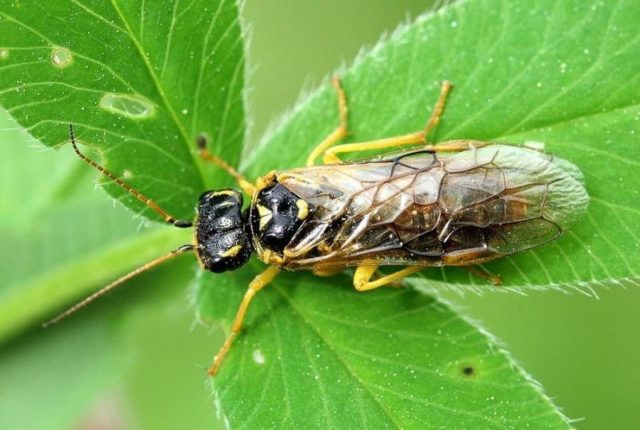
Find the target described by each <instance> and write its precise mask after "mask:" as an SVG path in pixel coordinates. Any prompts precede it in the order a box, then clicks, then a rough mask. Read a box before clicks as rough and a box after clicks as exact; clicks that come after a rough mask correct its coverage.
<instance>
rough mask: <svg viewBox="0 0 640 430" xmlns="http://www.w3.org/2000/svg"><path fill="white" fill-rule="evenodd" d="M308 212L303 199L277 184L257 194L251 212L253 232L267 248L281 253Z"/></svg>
mask: <svg viewBox="0 0 640 430" xmlns="http://www.w3.org/2000/svg"><path fill="white" fill-rule="evenodd" d="M308 213H309V207H308V205H307V203H306V202H305V201H304V200H302V199H300V197H298V196H296V195H295V194H294V193H292V192H291V191H290V190H289V189H287V188H286V187H285V186H284V185H281V184H277V183H276V184H274V185H272V186H269V187H267V188H264V189H263V190H261V191H260V192H259V193H258V196H257V198H256V202H255V205H254V207H253V208H252V212H251V228H252V231H253V235H254V237H255V238H256V239H257V240H259V241H260V243H262V244H264V246H265V247H267V248H268V249H271V250H273V251H276V252H278V253H282V251H283V250H284V249H285V248H286V247H287V245H288V244H289V242H291V239H293V235H294V234H295V233H296V231H298V229H299V228H300V226H301V225H302V222H303V220H304V219H305V218H306V217H307V215H308Z"/></svg>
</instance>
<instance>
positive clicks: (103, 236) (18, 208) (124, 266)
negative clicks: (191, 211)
mask: <svg viewBox="0 0 640 430" xmlns="http://www.w3.org/2000/svg"><path fill="white" fill-rule="evenodd" d="M10 124H11V123H10V122H9V121H8V119H7V118H3V117H0V128H8V127H9V126H10ZM7 137H8V138H9V139H10V140H9V141H10V142H12V143H11V144H7V145H2V146H0V160H1V161H0V165H1V167H2V168H1V169H0V170H2V174H3V175H4V177H3V178H2V179H3V180H2V181H0V190H1V192H2V195H3V196H4V198H3V201H2V218H3V219H2V223H1V226H0V240H1V241H2V243H3V245H4V246H3V248H4V247H6V248H4V249H6V252H4V253H3V254H6V255H3V256H2V258H0V280H1V281H2V282H0V341H1V340H5V339H8V338H10V337H11V336H13V335H15V334H16V333H17V332H19V331H20V330H23V329H25V328H26V327H28V326H29V325H30V324H33V323H42V322H44V321H46V319H47V317H50V316H51V315H52V314H53V313H54V312H56V311H59V310H60V309H61V307H62V306H64V305H66V304H68V303H70V302H72V301H75V300H78V299H79V298H80V297H82V296H85V295H87V294H89V293H91V292H93V291H94V290H95V289H96V288H97V287H100V286H103V285H105V284H107V283H108V282H110V281H112V280H113V279H115V278H117V277H118V276H119V275H120V274H122V273H125V272H127V271H129V270H132V269H133V268H135V267H138V266H140V265H142V264H144V263H145V262H147V261H149V260H151V259H152V258H155V257H157V256H159V255H161V254H162V253H163V252H168V251H169V250H170V249H171V248H170V247H171V246H174V247H175V246H179V245H181V244H183V243H188V242H189V241H190V232H187V231H183V230H179V229H169V228H160V229H158V228H154V229H148V228H145V229H144V231H143V232H141V233H140V234H137V233H138V230H140V221H136V220H134V219H132V218H131V213H130V212H129V211H128V210H125V208H123V207H120V206H118V207H113V204H112V203H111V202H109V199H105V197H104V196H103V195H101V194H100V193H96V192H95V191H94V190H93V185H92V182H93V178H94V177H95V174H94V172H92V171H91V169H90V168H89V167H88V166H85V165H83V164H82V163H81V162H80V161H79V160H78V159H77V157H76V156H75V155H74V154H73V153H69V152H67V153H59V154H56V155H57V156H56V157H50V155H51V153H50V151H47V152H46V153H38V152H36V151H34V150H33V148H29V147H27V146H26V145H24V142H23V140H24V136H23V135H22V133H19V132H18V131H17V130H16V131H14V132H13V133H12V134H11V135H10V136H9V135H8V136H7ZM26 196H27V197H28V198H27V197H26Z"/></svg>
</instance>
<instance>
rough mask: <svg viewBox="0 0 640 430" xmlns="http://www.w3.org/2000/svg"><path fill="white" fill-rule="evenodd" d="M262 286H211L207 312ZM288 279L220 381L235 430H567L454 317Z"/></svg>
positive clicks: (240, 282) (206, 282) (224, 282)
mask: <svg viewBox="0 0 640 430" xmlns="http://www.w3.org/2000/svg"><path fill="white" fill-rule="evenodd" d="M251 277H252V272H251V271H250V270H243V271H241V273H234V274H233V275H232V276H229V277H225V278H220V277H218V278H213V277H210V276H206V275H205V276H203V277H202V289H201V292H200V297H199V300H200V307H201V311H202V312H203V313H205V312H206V313H207V315H209V317H212V318H221V317H225V316H226V317H227V318H228V321H230V317H231V315H230V313H232V312H233V311H234V310H235V308H236V307H237V304H238V303H239V301H240V299H241V298H242V295H243V293H244V288H243V286H244V285H247V283H248V282H249V280H250V279H251ZM350 283H351V280H350V279H349V277H347V276H344V275H341V276H339V277H335V278H332V279H331V280H330V282H327V281H326V280H324V279H322V278H318V277H314V276H312V275H310V274H302V273H295V274H291V273H287V274H282V275H280V277H279V278H278V280H277V281H276V282H274V283H273V284H272V285H270V286H269V287H268V289H267V290H265V291H264V292H261V293H260V294H259V295H258V296H257V297H256V299H255V301H254V303H253V305H252V308H251V310H250V313H249V317H248V318H247V322H246V324H245V330H244V331H243V333H242V335H241V336H240V337H239V338H238V339H237V341H236V343H235V344H234V346H233V348H232V349H231V352H230V353H229V355H228V357H227V359H226V362H225V363H224V364H223V366H222V368H221V370H220V373H219V374H218V375H216V376H215V377H214V378H213V390H214V393H215V395H216V404H217V405H219V406H218V407H219V413H221V414H222V415H223V417H224V419H225V421H227V422H229V423H230V425H231V426H232V427H235V426H240V425H242V426H246V427H247V428H254V427H278V428H299V427H300V426H301V425H302V424H304V426H306V427H307V428H423V427H424V425H425V423H429V427H433V428H447V427H451V426H454V427H455V428H504V427H513V428H525V427H527V426H528V427H531V428H567V427H568V425H567V422H566V420H565V418H564V417H563V416H562V415H561V414H560V412H558V411H557V410H556V409H555V408H554V406H553V405H552V404H551V401H550V400H549V399H548V398H546V397H545V396H544V395H543V394H542V393H541V391H540V389H539V388H538V386H537V385H536V384H535V383H534V382H532V380H531V379H530V378H529V377H528V376H527V375H526V374H525V373H524V372H523V371H522V370H520V369H519V368H518V367H517V366H516V365H515V364H514V363H513V362H512V360H511V359H510V358H509V357H508V355H507V354H506V353H505V352H504V351H503V350H501V349H500V347H498V346H496V342H495V341H494V340H493V339H492V338H491V337H489V336H488V335H487V334H486V333H484V332H482V331H481V330H479V329H478V327H477V325H476V324H471V323H469V322H467V321H465V320H464V319H463V318H461V317H460V316H459V315H457V314H456V313H455V312H453V311H452V310H451V309H450V307H449V306H447V305H445V304H443V303H441V302H439V301H437V300H435V299H433V298H431V297H429V296H426V295H423V294H421V293H419V292H415V291H407V290H404V289H402V290H397V289H380V290H376V291H374V292H371V293H367V294H361V293H357V292H356V291H355V290H354V289H353V288H351V287H350V286H349V284H350Z"/></svg>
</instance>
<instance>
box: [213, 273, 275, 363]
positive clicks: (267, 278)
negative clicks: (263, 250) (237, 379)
mask: <svg viewBox="0 0 640 430" xmlns="http://www.w3.org/2000/svg"><path fill="white" fill-rule="evenodd" d="M279 271H280V268H279V267H276V266H270V267H269V268H267V269H266V270H265V271H264V272H262V273H260V274H258V275H257V276H256V277H255V278H253V280H252V281H251V283H249V288H247V292H246V293H244V297H243V298H242V302H241V303H240V307H239V308H238V312H237V313H236V317H235V319H234V320H233V325H232V326H231V333H229V335H228V336H227V338H226V339H225V341H224V343H223V344H222V347H221V348H220V351H218V354H217V355H216V357H215V358H214V360H213V364H212V365H211V368H209V370H208V372H207V373H208V374H209V375H210V376H214V375H215V374H216V373H217V372H218V370H219V369H220V365H221V364H222V360H224V357H225V356H226V355H227V352H229V349H230V348H231V345H232V344H233V340H234V339H235V338H236V336H237V335H238V333H239V332H240V329H242V322H243V321H244V317H245V314H246V313H247V309H248V308H249V304H250V303H251V300H252V299H253V298H254V297H255V295H256V293H257V292H258V291H260V290H261V289H263V288H264V287H265V286H267V284H269V282H271V281H272V280H273V278H275V277H276V275H277V274H278V272H279Z"/></svg>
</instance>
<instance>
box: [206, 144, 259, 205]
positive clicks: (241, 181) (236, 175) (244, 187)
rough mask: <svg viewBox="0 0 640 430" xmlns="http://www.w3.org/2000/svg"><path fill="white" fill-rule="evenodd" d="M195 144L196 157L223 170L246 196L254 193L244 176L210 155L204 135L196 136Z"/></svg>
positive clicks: (215, 156)
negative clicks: (232, 178)
mask: <svg viewBox="0 0 640 430" xmlns="http://www.w3.org/2000/svg"><path fill="white" fill-rule="evenodd" d="M196 143H197V145H198V155H199V156H200V158H202V159H203V160H206V161H208V162H210V163H213V164H215V165H216V166H218V167H219V168H221V169H222V170H224V171H225V172H227V173H228V174H230V175H231V176H233V177H234V178H235V180H236V182H237V183H238V186H240V188H241V189H242V191H244V192H245V193H246V194H248V195H250V196H252V195H253V192H254V191H255V186H254V185H253V184H252V183H251V182H249V181H247V179H246V178H245V177H244V176H242V175H241V174H240V172H238V171H237V170H236V169H234V168H233V167H232V166H231V165H230V164H229V163H227V162H226V161H224V160H223V159H222V158H220V157H218V156H217V155H214V154H212V153H211V152H210V151H209V148H207V136H206V135H204V134H201V135H200V136H198V138H197V140H196Z"/></svg>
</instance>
